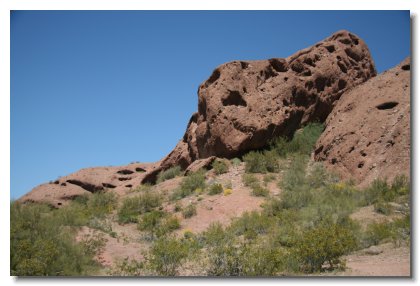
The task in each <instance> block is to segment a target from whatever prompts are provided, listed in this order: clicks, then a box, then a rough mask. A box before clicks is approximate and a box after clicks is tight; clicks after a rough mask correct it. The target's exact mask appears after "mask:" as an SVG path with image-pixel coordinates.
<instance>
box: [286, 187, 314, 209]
mask: <svg viewBox="0 0 420 286" xmlns="http://www.w3.org/2000/svg"><path fill="white" fill-rule="evenodd" d="M312 200H313V194H312V192H311V189H310V188H308V187H307V186H305V185H299V186H296V187H295V188H294V190H292V191H286V190H284V192H283V193H281V206H282V208H285V209H301V208H303V207H306V206H308V205H309V204H310V202H311V201H312Z"/></svg>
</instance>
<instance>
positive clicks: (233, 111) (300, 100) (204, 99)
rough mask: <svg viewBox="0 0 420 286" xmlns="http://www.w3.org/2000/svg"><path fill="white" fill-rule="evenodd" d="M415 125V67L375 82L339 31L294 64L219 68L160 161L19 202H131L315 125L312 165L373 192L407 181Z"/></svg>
mask: <svg viewBox="0 0 420 286" xmlns="http://www.w3.org/2000/svg"><path fill="white" fill-rule="evenodd" d="M409 118H410V63H409V59H406V60H405V61H404V62H403V63H402V64H401V65H399V66H397V67H396V68H394V69H391V70H390V71H387V72H385V73H383V74H381V75H379V76H376V70H375V66H374V63H373V60H372V57H371V55H370V52H369V49H368V47H367V45H366V44H365V43H364V41H363V40H362V39H360V38H359V37H357V36H356V35H354V34H352V33H350V32H348V31H338V32H336V33H334V34H333V35H331V36H330V37H329V38H327V39H325V40H323V41H321V42H319V43H317V44H315V45H314V46H311V47H309V48H306V49H304V50H301V51H299V52H297V53H295V54H293V55H291V56H290V57H288V58H273V59H268V60H258V61H233V62H229V63H225V64H222V65H220V66H219V67H217V68H216V69H215V70H214V71H213V73H212V74H211V76H210V77H209V78H208V79H207V80H206V81H205V82H203V83H202V84H201V85H200V86H199V88H198V111H197V112H196V113H194V114H193V115H192V116H191V119H190V120H189V122H188V125H187V128H186V132H185V134H184V136H183V138H182V139H181V140H180V141H179V142H178V144H177V145H176V147H175V148H174V150H173V151H172V152H170V153H169V154H168V155H167V156H166V157H165V158H163V159H162V160H160V161H159V162H156V163H143V164H142V163H136V164H129V165H127V166H120V167H97V168H87V169H82V170H80V171H78V172H75V173H73V174H70V175H68V176H65V177H61V178H59V179H58V180H56V181H54V182H50V183H46V184H42V185H40V186H38V187H36V188H34V189H33V190H32V191H31V192H29V193H28V194H26V195H24V196H23V197H22V198H21V199H20V200H21V201H46V202H49V203H50V204H52V205H54V206H60V205H62V204H63V203H65V202H66V201H68V200H69V199H71V198H74V197H75V196H79V195H83V194H85V193H91V192H96V191H100V190H103V189H105V188H106V189H112V190H113V191H115V192H117V193H118V194H124V193H125V192H126V191H127V190H129V189H130V188H132V187H135V186H137V185H139V184H141V183H146V182H151V183H154V182H155V181H156V177H157V175H158V174H159V172H161V171H162V170H166V169H168V168H170V167H173V166H176V165H179V166H181V167H182V169H184V170H186V171H187V172H189V171H194V170H196V169H198V168H200V167H207V166H209V164H211V162H212V161H213V160H214V159H215V158H216V157H224V158H233V157H238V156H241V155H243V154H245V153H246V152H248V151H250V150H255V149H259V148H263V147H265V146H267V144H268V142H269V141H270V140H271V139H272V138H274V137H277V136H286V137H291V136H292V135H293V133H294V132H295V131H296V130H297V129H299V128H301V127H302V126H303V125H305V124H307V123H309V122H315V121H316V122H325V123H326V129H325V131H324V133H323V134H322V135H321V138H320V139H319V141H318V143H317V147H316V151H315V154H314V159H315V160H317V161H323V162H325V164H326V166H327V167H328V168H332V169H333V170H334V171H336V172H338V173H339V174H340V175H342V176H343V178H344V179H348V178H353V179H355V180H356V182H357V183H360V184H366V183H369V182H371V181H372V180H373V179H375V178H377V177H380V176H382V175H385V176H386V178H392V177H393V176H395V175H397V171H399V172H400V173H403V174H406V175H409V170H410V166H409V165H410V164H409V152H410V126H409V125H410V123H409V122H410V120H409Z"/></svg>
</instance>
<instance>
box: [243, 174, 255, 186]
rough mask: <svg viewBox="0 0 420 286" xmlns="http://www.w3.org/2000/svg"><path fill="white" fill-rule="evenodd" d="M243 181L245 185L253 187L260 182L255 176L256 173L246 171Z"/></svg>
mask: <svg viewBox="0 0 420 286" xmlns="http://www.w3.org/2000/svg"><path fill="white" fill-rule="evenodd" d="M242 182H243V183H244V185H245V186H247V187H251V188H252V186H254V185H255V184H259V180H258V178H257V177H255V175H253V174H246V173H245V174H243V175H242Z"/></svg>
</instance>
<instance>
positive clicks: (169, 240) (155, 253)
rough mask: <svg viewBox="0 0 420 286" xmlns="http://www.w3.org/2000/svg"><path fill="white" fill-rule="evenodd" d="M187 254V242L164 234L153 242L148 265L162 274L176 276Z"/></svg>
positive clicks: (158, 273)
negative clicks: (184, 242) (183, 242)
mask: <svg viewBox="0 0 420 286" xmlns="http://www.w3.org/2000/svg"><path fill="white" fill-rule="evenodd" d="M187 256H188V248H187V245H186V244H182V243H181V242H180V241H179V240H178V239H176V238H173V237H165V236H163V237H161V238H159V239H158V240H157V241H156V242H155V243H153V245H152V247H151V249H150V251H149V253H148V256H147V258H146V260H147V267H148V268H150V269H151V270H152V271H154V272H155V273H156V274H157V275H160V276H175V275H177V274H178V268H179V266H180V265H181V264H182V262H183V261H184V260H185V259H186V258H187Z"/></svg>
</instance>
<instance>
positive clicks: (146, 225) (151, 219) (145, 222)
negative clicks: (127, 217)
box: [137, 210, 164, 232]
mask: <svg viewBox="0 0 420 286" xmlns="http://www.w3.org/2000/svg"><path fill="white" fill-rule="evenodd" d="M163 216H164V213H163V212H162V211H156V210H153V211H151V212H148V213H145V214H144V215H142V216H141V218H140V220H139V222H138V224H137V228H138V229H139V230H142V231H150V232H153V231H155V230H156V228H157V226H158V225H159V224H160V221H161V219H162V218H163Z"/></svg>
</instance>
